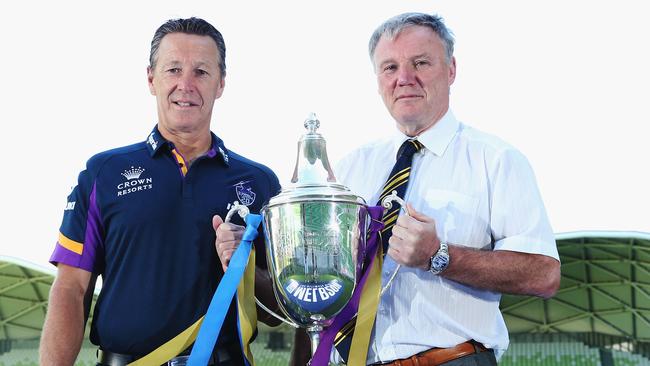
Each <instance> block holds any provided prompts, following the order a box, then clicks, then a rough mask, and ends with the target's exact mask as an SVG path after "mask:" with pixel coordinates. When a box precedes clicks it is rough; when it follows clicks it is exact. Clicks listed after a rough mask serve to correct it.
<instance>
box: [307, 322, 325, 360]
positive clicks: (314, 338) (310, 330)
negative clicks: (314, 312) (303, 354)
mask: <svg viewBox="0 0 650 366" xmlns="http://www.w3.org/2000/svg"><path fill="white" fill-rule="evenodd" d="M322 331H323V326H322V325H318V324H314V325H310V326H308V327H307V334H309V340H310V341H311V355H312V356H314V354H315V353H316V348H318V343H320V332H322Z"/></svg>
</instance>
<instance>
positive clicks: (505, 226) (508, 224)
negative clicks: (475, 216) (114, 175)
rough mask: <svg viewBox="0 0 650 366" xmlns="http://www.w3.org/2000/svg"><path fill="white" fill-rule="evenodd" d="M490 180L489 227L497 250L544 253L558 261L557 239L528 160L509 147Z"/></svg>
mask: <svg viewBox="0 0 650 366" xmlns="http://www.w3.org/2000/svg"><path fill="white" fill-rule="evenodd" d="M490 175H491V177H490V189H491V191H492V193H491V202H490V207H491V209H490V224H491V225H490V226H491V234H492V237H493V238H494V249H495V250H510V251H516V252H524V253H531V254H542V255H546V256H549V257H553V258H555V259H558V260H559V255H558V252H557V246H556V244H555V237H554V235H553V230H552V228H551V225H550V222H549V219H548V216H547V214H546V209H545V208H544V203H543V202H542V198H541V195H540V192H539V189H538V187H537V182H536V180H535V175H534V173H533V169H532V168H531V166H530V164H529V163H528V160H527V159H526V157H524V156H523V154H521V153H520V152H519V151H517V150H515V149H512V148H509V149H505V150H504V151H502V153H501V154H499V155H498V157H497V159H496V161H495V162H494V165H493V170H492V172H491V174H490Z"/></svg>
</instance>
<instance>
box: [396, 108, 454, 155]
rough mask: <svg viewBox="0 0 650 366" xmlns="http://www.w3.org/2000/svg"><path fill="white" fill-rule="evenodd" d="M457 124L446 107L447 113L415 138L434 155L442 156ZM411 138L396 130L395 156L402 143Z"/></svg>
mask: <svg viewBox="0 0 650 366" xmlns="http://www.w3.org/2000/svg"><path fill="white" fill-rule="evenodd" d="M459 125H460V122H458V120H457V119H456V117H454V114H453V113H452V111H451V109H448V110H447V113H445V115H444V116H442V118H441V119H440V120H439V121H438V122H436V123H435V124H434V125H433V126H431V128H429V129H427V130H425V131H424V132H422V133H421V134H419V135H418V136H417V140H418V141H420V142H421V143H422V145H424V147H425V148H426V149H427V150H429V151H431V152H432V153H434V154H435V155H436V156H442V155H444V153H445V151H446V150H447V147H448V146H449V144H450V143H451V140H452V139H453V138H454V136H455V135H456V132H457V131H458V127H459ZM411 138H412V137H409V136H407V135H405V134H403V133H402V132H401V131H397V133H396V134H395V136H394V138H393V142H394V143H393V148H394V149H395V151H394V156H397V151H398V150H399V148H400V146H402V143H403V142H404V141H406V140H408V139H411Z"/></svg>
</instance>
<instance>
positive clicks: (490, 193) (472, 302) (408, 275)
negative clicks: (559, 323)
mask: <svg viewBox="0 0 650 366" xmlns="http://www.w3.org/2000/svg"><path fill="white" fill-rule="evenodd" d="M408 138H409V137H408V136H406V135H404V134H402V133H401V132H397V133H396V134H395V135H394V136H392V137H391V138H388V139H385V140H380V141H377V142H374V143H370V144H368V145H365V146H362V147H360V148H358V149H356V150H354V151H353V152H351V153H350V154H348V155H347V156H346V157H344V158H343V159H342V160H341V161H340V162H339V164H338V166H337V169H336V177H337V178H338V181H339V182H341V183H343V184H344V185H346V186H348V187H349V188H350V189H351V190H352V192H354V193H355V194H357V195H360V196H362V197H363V198H364V199H365V200H366V203H367V204H368V205H375V204H377V199H378V198H379V195H380V192H381V190H382V188H383V185H384V183H385V182H386V179H388V175H389V174H390V171H391V169H392V167H393V164H394V163H395V160H396V154H397V150H398V149H399V147H400V146H401V144H402V143H403V142H404V141H405V140H406V139H408ZM417 139H418V140H419V141H420V142H421V143H422V144H423V145H424V147H425V148H424V149H422V150H420V152H418V153H416V154H415V156H414V157H413V163H412V169H411V176H410V178H409V183H408V188H407V191H406V195H405V196H406V197H404V198H405V201H406V202H409V203H411V204H412V205H413V207H414V208H415V209H416V210H418V211H419V212H422V213H424V214H425V215H427V216H429V217H432V218H433V219H434V220H435V222H436V229H437V231H438V236H439V238H440V240H442V241H445V242H447V243H450V245H461V246H466V247H472V248H478V249H483V250H510V251H516V252H524V253H535V254H543V255H547V256H550V257H553V258H555V259H558V260H559V256H558V252H557V248H556V245H555V238H554V236H553V231H552V229H551V225H550V224H549V221H548V217H547V215H546V211H545V208H544V204H543V203H542V199H541V196H540V194H539V190H538V188H537V183H536V181H535V176H534V174H533V171H532V169H531V167H530V165H529V164H528V161H527V160H526V158H525V157H524V156H523V155H522V154H521V153H520V152H519V151H517V150H516V149H514V148H513V147H512V146H510V145H508V144H506V143H505V142H503V141H501V140H500V139H498V138H496V137H493V136H490V135H488V134H485V133H483V132H480V131H478V130H476V129H473V128H471V127H469V126H467V125H464V124H462V123H460V122H458V121H457V120H456V118H455V117H454V116H453V114H452V113H451V111H448V112H447V113H446V114H445V116H444V117H443V118H442V119H441V120H440V121H438V122H437V123H436V124H435V125H434V126H433V127H431V128H430V129H428V130H426V131H425V132H423V133H422V134H421V135H419V136H418V137H417ZM453 261H454V258H453V257H451V262H452V263H453ZM395 267H396V263H395V261H393V260H392V258H390V257H389V256H386V259H385V261H384V266H383V269H382V284H385V283H386V281H387V280H388V278H389V277H390V275H391V274H392V273H393V271H394V270H395ZM500 298H501V294H500V293H496V292H491V291H485V290H479V289H476V288H472V287H469V286H465V285H462V284H459V283H457V282H454V281H450V280H447V279H445V278H444V277H442V276H435V275H433V274H431V273H430V272H427V271H424V270H422V269H419V268H410V267H406V266H402V267H401V269H400V270H399V272H398V274H397V276H396V277H395V279H394V280H393V282H392V284H391V286H390V287H389V289H388V290H387V291H386V292H385V293H384V294H383V296H382V297H381V299H380V302H379V307H378V309H377V318H376V320H375V327H374V329H373V332H372V336H371V341H370V349H369V351H368V364H370V363H375V362H384V361H391V360H395V359H400V358H405V357H409V356H411V355H414V354H416V353H419V352H422V351H425V350H427V349H430V348H432V347H451V346H454V345H456V344H459V343H462V342H464V341H467V340H469V339H474V340H476V341H478V342H481V343H483V344H484V345H485V346H486V347H488V348H493V349H494V350H495V354H496V356H497V358H499V357H500V356H501V354H503V352H504V351H505V350H506V348H507V347H508V330H507V329H506V325H505V322H504V320H503V316H502V315H501V312H500V311H499V300H500Z"/></svg>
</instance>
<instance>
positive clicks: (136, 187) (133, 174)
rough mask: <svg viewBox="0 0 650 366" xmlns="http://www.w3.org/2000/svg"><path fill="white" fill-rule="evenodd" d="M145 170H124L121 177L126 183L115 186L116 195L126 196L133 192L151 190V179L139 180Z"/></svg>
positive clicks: (138, 168) (139, 168)
mask: <svg viewBox="0 0 650 366" xmlns="http://www.w3.org/2000/svg"><path fill="white" fill-rule="evenodd" d="M145 170H146V169H144V168H142V167H137V168H136V167H134V166H131V169H126V170H124V172H123V173H121V174H122V176H123V177H124V178H126V182H122V183H120V184H118V185H117V195H118V196H126V195H127V194H131V193H133V192H140V191H146V190H148V189H151V188H153V178H140V176H141V175H142V173H144V171H145Z"/></svg>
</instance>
